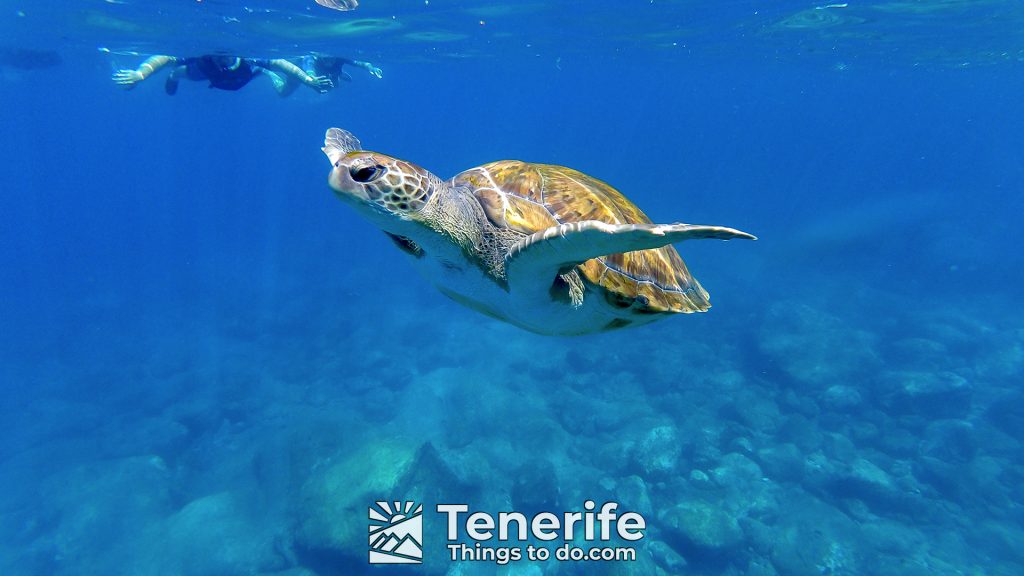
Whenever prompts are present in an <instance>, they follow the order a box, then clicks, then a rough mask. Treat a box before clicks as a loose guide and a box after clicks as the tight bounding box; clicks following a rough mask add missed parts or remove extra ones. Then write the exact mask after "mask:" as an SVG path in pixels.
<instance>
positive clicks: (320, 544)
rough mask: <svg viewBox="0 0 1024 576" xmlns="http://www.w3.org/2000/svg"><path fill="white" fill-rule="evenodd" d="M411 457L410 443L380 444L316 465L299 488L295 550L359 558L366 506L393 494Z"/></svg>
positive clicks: (389, 441)
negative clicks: (357, 556) (355, 555)
mask: <svg viewBox="0 0 1024 576" xmlns="http://www.w3.org/2000/svg"><path fill="white" fill-rule="evenodd" d="M414 456H415V452H414V450H413V447H412V446H411V443H409V442H400V441H397V440H392V439H383V440H380V441H378V442H368V443H365V444H363V445H362V446H360V447H359V448H358V449H357V450H356V451H354V452H352V453H350V454H346V455H344V456H341V457H339V458H337V459H329V460H326V461H324V462H322V463H319V464H318V465H317V466H316V467H315V468H314V469H313V470H311V471H310V472H309V476H308V478H307V479H306V481H305V482H304V483H303V485H302V486H301V488H300V489H299V494H298V502H297V504H296V512H295V516H296V518H298V519H299V525H298V527H297V528H296V535H295V539H296V547H297V548H299V549H301V550H303V551H308V553H311V554H323V553H326V551H335V552H334V553H335V554H345V553H348V554H354V553H355V552H356V551H359V552H360V557H362V555H363V552H364V551H365V549H366V514H367V507H368V506H369V505H370V504H371V503H373V501H374V500H376V499H379V498H381V497H387V496H390V495H391V494H393V493H396V492H395V487H396V486H397V485H398V482H399V480H400V479H401V478H402V477H403V476H404V475H405V473H406V471H407V470H409V469H410V467H411V465H412V462H413V458H414ZM362 560H363V561H364V562H365V558H362Z"/></svg>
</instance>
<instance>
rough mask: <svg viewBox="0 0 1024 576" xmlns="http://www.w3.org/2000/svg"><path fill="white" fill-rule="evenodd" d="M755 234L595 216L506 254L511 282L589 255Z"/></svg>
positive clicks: (548, 273)
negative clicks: (614, 221)
mask: <svg viewBox="0 0 1024 576" xmlns="http://www.w3.org/2000/svg"><path fill="white" fill-rule="evenodd" d="M704 238H715V239H718V240H731V239H733V238H743V239H747V240H756V237H754V236H752V235H750V234H747V233H746V232H741V231H739V230H734V229H732V228H725V227H723V226H700V225H696V224H606V223H604V222H599V221H597V220H586V221H583V222H572V223H569V224H561V225H559V226H552V227H551V228H548V229H546V230H541V231H540V232H536V233H534V234H531V235H530V236H527V237H526V238H523V239H522V240H520V241H519V242H517V243H516V244H515V245H513V246H512V248H510V249H509V251H508V255H507V256H506V257H505V274H506V277H507V278H508V283H509V285H510V286H515V287H522V286H526V285H529V284H531V283H536V281H537V279H541V278H554V277H555V276H556V275H557V274H564V273H566V272H567V271H569V270H570V269H571V268H572V267H573V266H576V265H578V264H582V263H583V262H586V261H587V260H590V259H591V258H597V257H599V256H607V255H609V254H624V253H626V252H635V251H637V250H650V249H653V248H661V247H662V246H665V245H668V244H674V243H676V242H682V241H683V240H697V239H704Z"/></svg>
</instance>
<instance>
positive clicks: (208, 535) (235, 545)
mask: <svg viewBox="0 0 1024 576" xmlns="http://www.w3.org/2000/svg"><path fill="white" fill-rule="evenodd" d="M251 506H252V505H251V504H247V503H245V502H244V501H243V500H242V499H241V498H240V497H239V496H238V495H236V494H233V493H231V492H220V493H217V494H211V495H209V496H204V497H202V498H199V499H196V500H193V501H192V502H189V503H188V504H186V505H185V506H184V507H183V508H182V509H181V510H179V511H178V512H177V513H176V514H174V515H173V516H171V517H170V518H168V519H167V523H166V533H165V534H164V535H163V537H162V538H161V544H162V548H161V549H162V551H163V553H164V554H165V555H166V559H165V560H164V561H162V562H164V566H165V567H166V568H170V570H169V571H170V572H171V573H174V574H181V575H182V576H191V575H195V576H200V575H203V576H205V575H209V574H217V575H218V576H233V575H236V574H237V575H238V576H243V575H248V574H253V573H257V572H273V571H275V570H282V569H284V568H286V567H287V566H288V561H287V560H286V558H285V557H284V556H282V555H281V554H280V553H279V552H278V550H277V542H278V541H279V539H280V535H279V534H277V533H276V530H278V529H279V527H280V526H281V525H282V523H281V522H275V521H274V520H273V519H272V518H268V517H267V516H264V515H263V514H261V513H259V512H257V511H256V510H255V509H253V508H252V507H251Z"/></svg>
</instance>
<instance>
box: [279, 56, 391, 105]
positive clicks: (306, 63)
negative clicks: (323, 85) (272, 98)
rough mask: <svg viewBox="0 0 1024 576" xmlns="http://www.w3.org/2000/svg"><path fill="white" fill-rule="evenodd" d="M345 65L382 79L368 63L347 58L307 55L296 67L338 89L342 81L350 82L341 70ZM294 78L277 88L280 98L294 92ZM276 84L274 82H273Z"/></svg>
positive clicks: (346, 74) (378, 70) (379, 71)
mask: <svg viewBox="0 0 1024 576" xmlns="http://www.w3.org/2000/svg"><path fill="white" fill-rule="evenodd" d="M346 64H348V65H349V66H355V67H356V68H362V69H363V70H366V71H367V72H368V73H369V74H370V76H373V77H374V78H383V77H384V72H383V71H382V70H381V69H380V68H378V67H376V66H374V65H373V64H371V63H369V62H361V61H359V60H350V59H348V58H342V57H340V56H323V55H320V54H307V55H306V56H303V57H302V58H301V59H300V60H299V62H298V65H299V66H301V67H302V69H303V70H305V72H306V74H308V75H310V76H319V77H325V78H328V79H330V81H331V83H332V85H333V87H335V88H336V87H338V86H339V85H340V84H341V82H342V81H345V82H351V81H352V77H351V76H349V75H348V73H347V72H345V71H343V70H342V67H344V66H345V65H346ZM294 78H295V77H294V76H289V77H288V79H287V80H285V84H284V85H283V86H277V92H278V93H279V94H280V95H281V96H287V95H289V94H291V93H292V92H294V91H295V88H296V87H297V86H298V83H297V82H295V80H294ZM275 84H276V80H275Z"/></svg>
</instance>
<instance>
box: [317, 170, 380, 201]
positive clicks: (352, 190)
mask: <svg viewBox="0 0 1024 576" xmlns="http://www.w3.org/2000/svg"><path fill="white" fill-rule="evenodd" d="M327 183H328V184H329V185H330V186H331V188H332V189H333V190H334V193H335V194H337V196H338V197H339V198H341V199H343V200H359V201H362V202H369V201H370V197H369V196H368V195H367V194H366V186H364V185H362V184H360V183H358V182H356V181H355V180H353V179H352V174H351V171H350V170H349V166H348V163H346V162H345V161H344V160H337V161H335V162H334V169H333V170H331V175H330V176H328V177H327Z"/></svg>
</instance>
